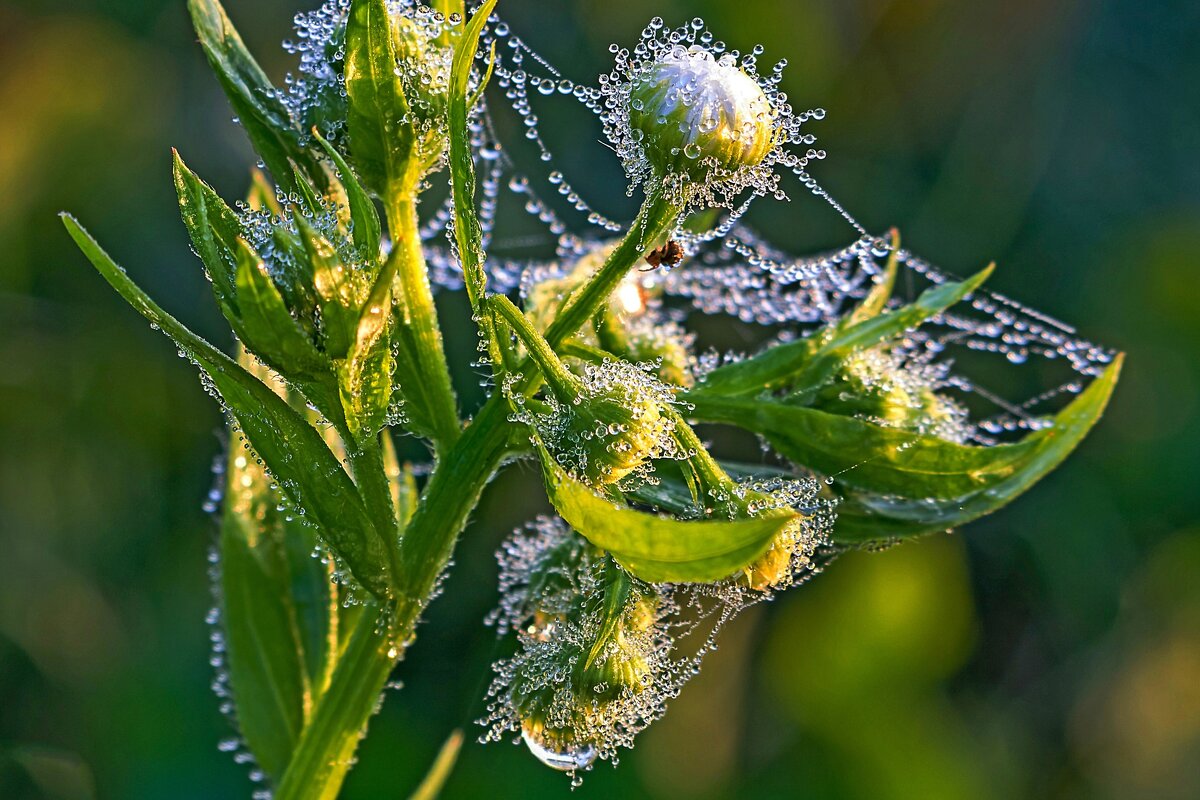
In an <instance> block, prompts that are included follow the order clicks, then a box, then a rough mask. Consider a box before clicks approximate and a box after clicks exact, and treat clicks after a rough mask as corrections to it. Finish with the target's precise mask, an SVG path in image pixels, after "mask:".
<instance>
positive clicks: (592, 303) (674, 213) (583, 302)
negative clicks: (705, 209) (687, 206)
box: [546, 192, 682, 347]
mask: <svg viewBox="0 0 1200 800" xmlns="http://www.w3.org/2000/svg"><path fill="white" fill-rule="evenodd" d="M681 213H682V208H681V207H680V206H678V205H676V204H674V203H671V202H670V201H668V200H667V199H666V198H664V197H663V195H662V193H661V192H656V193H654V194H652V195H648V196H647V197H646V201H645V202H644V203H643V204H642V208H641V210H640V211H639V212H638V215H637V219H635V220H634V221H633V226H632V227H631V228H630V229H629V232H628V233H626V234H625V238H624V239H622V240H621V243H620V244H618V245H617V246H616V248H615V249H614V250H613V251H612V253H610V254H609V256H608V259H607V260H605V262H604V266H602V267H600V269H599V271H597V272H596V274H595V276H594V277H593V278H592V279H591V281H589V282H588V283H587V284H585V285H584V286H583V288H582V289H581V290H580V291H579V293H578V294H575V295H573V296H572V297H571V298H570V299H569V300H568V301H567V304H566V305H565V306H564V307H563V308H562V310H561V311H559V313H558V316H556V317H555V318H554V322H553V323H551V325H550V328H549V329H548V330H547V331H546V341H547V342H549V343H550V346H551V347H558V346H559V345H560V344H562V343H563V341H564V340H566V339H567V338H569V337H571V336H574V335H575V333H576V331H578V330H579V329H580V328H582V327H583V326H584V324H586V323H587V321H588V320H589V319H591V318H592V315H594V314H595V313H596V312H597V311H598V310H600V307H601V306H602V305H603V304H604V302H605V301H606V300H608V298H609V297H610V296H611V295H612V293H613V292H614V291H615V290H616V288H617V286H619V285H620V283H621V281H623V280H624V279H625V276H626V275H628V274H629V270H630V269H631V268H632V267H633V265H634V264H636V263H637V262H638V260H639V259H640V258H641V257H642V254H643V253H645V252H646V251H647V250H648V249H650V246H651V245H652V244H653V243H654V242H655V241H657V240H658V239H659V238H660V237H662V236H664V235H666V234H667V233H669V232H670V231H671V229H672V228H674V227H675V224H676V223H677V222H678V221H679V215H680V214H681Z"/></svg>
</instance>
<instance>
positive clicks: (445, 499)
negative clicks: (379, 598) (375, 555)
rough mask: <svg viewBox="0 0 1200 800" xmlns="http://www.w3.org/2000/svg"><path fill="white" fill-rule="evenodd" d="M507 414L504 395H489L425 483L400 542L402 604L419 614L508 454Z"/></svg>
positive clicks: (399, 584) (399, 593)
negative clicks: (460, 535) (484, 491)
mask: <svg viewBox="0 0 1200 800" xmlns="http://www.w3.org/2000/svg"><path fill="white" fill-rule="evenodd" d="M508 412H509V408H508V403H507V402H506V401H505V399H504V397H503V396H502V395H501V394H500V393H496V394H494V395H492V397H491V399H490V400H488V402H487V403H485V404H484V406H483V408H482V409H480V411H479V414H478V416H477V417H476V418H475V421H474V422H472V423H471V424H470V425H469V426H468V427H467V429H466V432H465V433H464V434H463V436H462V438H461V439H459V440H458V442H457V443H456V444H455V446H454V447H453V448H451V449H450V450H449V451H448V452H447V453H446V454H445V455H444V456H443V457H442V458H441V460H440V461H439V462H438V465H437V469H435V470H434V472H433V475H432V476H430V478H429V483H427V484H426V485H425V490H424V492H422V494H421V502H420V504H419V505H418V506H417V511H416V513H415V514H414V515H413V518H412V519H411V520H410V521H409V523H408V526H407V527H406V528H405V529H404V536H403V537H401V539H400V565H401V569H402V573H401V576H400V580H399V582H398V585H397V593H398V599H399V600H400V602H401V604H402V606H405V607H413V608H415V609H416V613H419V612H420V609H422V608H424V607H425V604H426V603H427V602H428V601H429V594H430V593H431V592H432V591H433V587H434V584H435V583H436V582H437V578H438V576H439V575H440V574H441V572H442V569H443V568H444V567H445V566H446V563H447V562H448V561H449V560H450V554H451V553H452V552H453V550H454V544H455V541H456V540H457V538H458V534H459V533H460V532H461V531H462V529H463V528H464V527H465V526H466V523H467V517H469V516H470V514H471V512H472V511H473V510H474V509H475V506H476V504H477V503H478V502H479V496H480V495H481V494H482V493H483V489H484V487H485V486H487V484H488V482H489V481H490V480H491V478H492V475H494V474H495V472H496V470H497V469H499V467H500V463H501V461H502V460H503V458H504V456H505V454H506V453H507V451H508V444H509V442H508V440H509V427H510V426H509V423H508Z"/></svg>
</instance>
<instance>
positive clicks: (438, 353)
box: [387, 192, 462, 453]
mask: <svg viewBox="0 0 1200 800" xmlns="http://www.w3.org/2000/svg"><path fill="white" fill-rule="evenodd" d="M387 218H388V230H389V231H390V233H391V236H392V254H391V258H393V259H396V260H397V264H396V275H397V277H398V278H399V281H400V300H401V302H400V308H401V311H402V313H403V320H402V324H401V325H400V326H399V328H400V330H399V333H400V334H401V335H402V336H403V337H404V340H403V341H402V343H401V347H402V348H405V349H407V350H408V355H409V357H410V358H411V360H412V361H413V362H414V363H413V364H412V366H413V367H415V371H416V376H417V378H416V380H412V381H410V382H409V383H408V385H405V386H402V387H401V388H402V390H403V392H404V395H405V398H406V399H407V400H408V401H409V402H410V403H412V404H413V405H415V406H417V408H418V409H419V411H420V413H421V414H422V416H424V417H425V421H426V422H427V424H428V425H429V427H430V429H431V430H430V433H432V435H433V438H434V441H435V444H436V446H437V449H438V452H439V453H440V452H444V451H445V449H447V448H448V447H449V446H450V445H452V444H453V443H454V442H455V440H457V439H458V436H459V434H460V433H461V432H462V431H461V427H460V425H459V420H458V403H457V401H456V400H455V397H454V389H453V387H452V386H451V385H450V368H449V366H447V364H446V351H445V349H444V347H443V345H442V332H441V329H440V328H439V327H438V321H437V310H436V309H435V308H434V305H433V291H432V289H430V286H429V272H428V270H427V269H426V266H425V254H424V253H423V252H422V251H421V237H420V235H419V233H418V230H419V227H418V226H419V223H418V220H417V204H416V200H415V196H414V195H412V194H411V193H408V192H396V193H395V194H394V195H393V196H392V197H390V198H389V199H388V202H387ZM410 374H411V373H410Z"/></svg>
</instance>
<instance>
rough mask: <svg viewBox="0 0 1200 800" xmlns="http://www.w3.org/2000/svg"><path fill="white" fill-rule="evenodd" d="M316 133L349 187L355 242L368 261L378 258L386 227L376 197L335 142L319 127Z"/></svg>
mask: <svg viewBox="0 0 1200 800" xmlns="http://www.w3.org/2000/svg"><path fill="white" fill-rule="evenodd" d="M313 136H314V137H315V138H316V140H317V141H318V142H319V143H320V145H321V147H323V148H324V149H325V152H326V153H327V154H328V155H329V158H330V159H331V160H332V161H333V165H334V167H336V168H337V174H338V178H339V179H340V180H341V182H342V186H343V187H345V189H346V197H347V201H348V203H349V206H350V219H351V222H352V225H351V230H350V233H351V235H352V236H353V237H354V245H355V247H357V248H358V252H359V255H361V256H362V258H363V260H364V261H366V262H368V263H372V262H375V261H377V260H378V259H379V254H380V246H381V244H382V241H383V231H382V228H381V227H380V223H379V212H378V211H376V210H375V203H374V201H372V200H371V197H370V196H369V195H368V194H367V192H366V190H365V189H364V188H363V185H362V183H361V182H360V181H359V179H358V176H357V175H356V174H355V173H354V170H353V169H351V168H350V165H349V164H348V163H346V159H345V158H343V157H342V154H341V153H339V152H338V151H337V150H336V149H335V148H334V146H333V145H332V144H330V143H329V142H327V141H325V139H324V138H323V137H322V136H321V134H320V133H318V132H317V129H316V128H313Z"/></svg>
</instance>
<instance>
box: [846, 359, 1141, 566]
mask: <svg viewBox="0 0 1200 800" xmlns="http://www.w3.org/2000/svg"><path fill="white" fill-rule="evenodd" d="M1123 361H1124V356H1123V355H1118V356H1117V358H1116V360H1115V361H1114V362H1113V363H1112V364H1111V365H1109V367H1108V368H1107V369H1106V370H1105V371H1104V373H1103V374H1102V375H1100V376H1099V377H1098V378H1096V379H1095V380H1093V381H1092V383H1091V384H1090V385H1089V386H1088V387H1087V389H1085V390H1084V391H1083V392H1082V393H1080V395H1079V397H1077V398H1075V400H1074V401H1073V402H1072V403H1071V404H1070V405H1069V406H1067V407H1066V408H1065V409H1063V410H1062V411H1060V412H1059V413H1058V414H1057V415H1056V416H1055V418H1054V424H1053V426H1052V427H1050V428H1047V429H1044V430H1040V431H1036V432H1034V433H1032V434H1030V435H1029V437H1027V439H1026V440H1025V441H1024V442H1022V444H1025V443H1029V447H1028V450H1027V452H1026V455H1025V457H1024V458H1023V459H1021V460H1020V462H1019V463H1016V464H1014V465H1013V469H1012V471H1011V472H1010V473H1009V474H1008V475H1006V476H1005V477H1004V478H1003V479H1002V480H999V481H996V482H994V483H992V484H991V485H989V486H988V487H987V488H986V489H983V490H980V491H976V492H972V493H970V494H966V495H963V496H961V497H957V498H954V499H952V500H938V499H932V500H931V499H928V498H917V497H897V496H894V495H879V494H873V493H870V492H863V491H860V490H856V489H853V488H850V489H848V490H846V492H845V497H844V499H843V501H842V503H841V505H840V506H839V508H838V518H837V523H836V524H835V526H834V538H835V539H836V540H838V541H841V542H845V543H862V542H869V541H877V540H881V539H891V538H906V537H912V536H920V535H923V534H927V533H935V532H938V531H944V530H949V529H950V528H955V527H958V526H960V525H963V524H964V523H967V522H970V521H971V520H973V519H977V518H979V517H982V516H984V515H986V514H990V513H992V512H993V511H995V510H997V509H999V508H1001V507H1002V506H1005V505H1007V504H1008V503H1010V502H1012V501H1013V500H1014V499H1016V498H1017V497H1018V496H1020V495H1021V494H1022V493H1023V492H1025V491H1026V490H1027V489H1029V488H1030V487H1031V486H1033V484H1035V483H1037V481H1039V480H1040V479H1041V478H1042V477H1043V476H1045V475H1046V474H1047V473H1049V472H1050V471H1051V470H1053V469H1054V468H1055V467H1057V466H1058V465H1059V464H1061V463H1062V461H1063V460H1064V459H1065V458H1066V457H1067V456H1068V455H1070V453H1071V451H1073V450H1074V449H1075V448H1076V447H1077V446H1078V445H1079V443H1080V442H1081V441H1083V439H1084V437H1085V436H1087V434H1088V432H1089V431H1090V430H1091V429H1092V427H1093V426H1094V425H1095V424H1096V422H1098V421H1099V419H1100V417H1101V416H1102V415H1103V413H1104V409H1105V408H1106V407H1107V405H1108V401H1109V398H1111V397H1112V393H1113V390H1114V389H1115V388H1116V384H1117V380H1118V378H1119V377H1120V374H1121V365H1122V363H1123Z"/></svg>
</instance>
